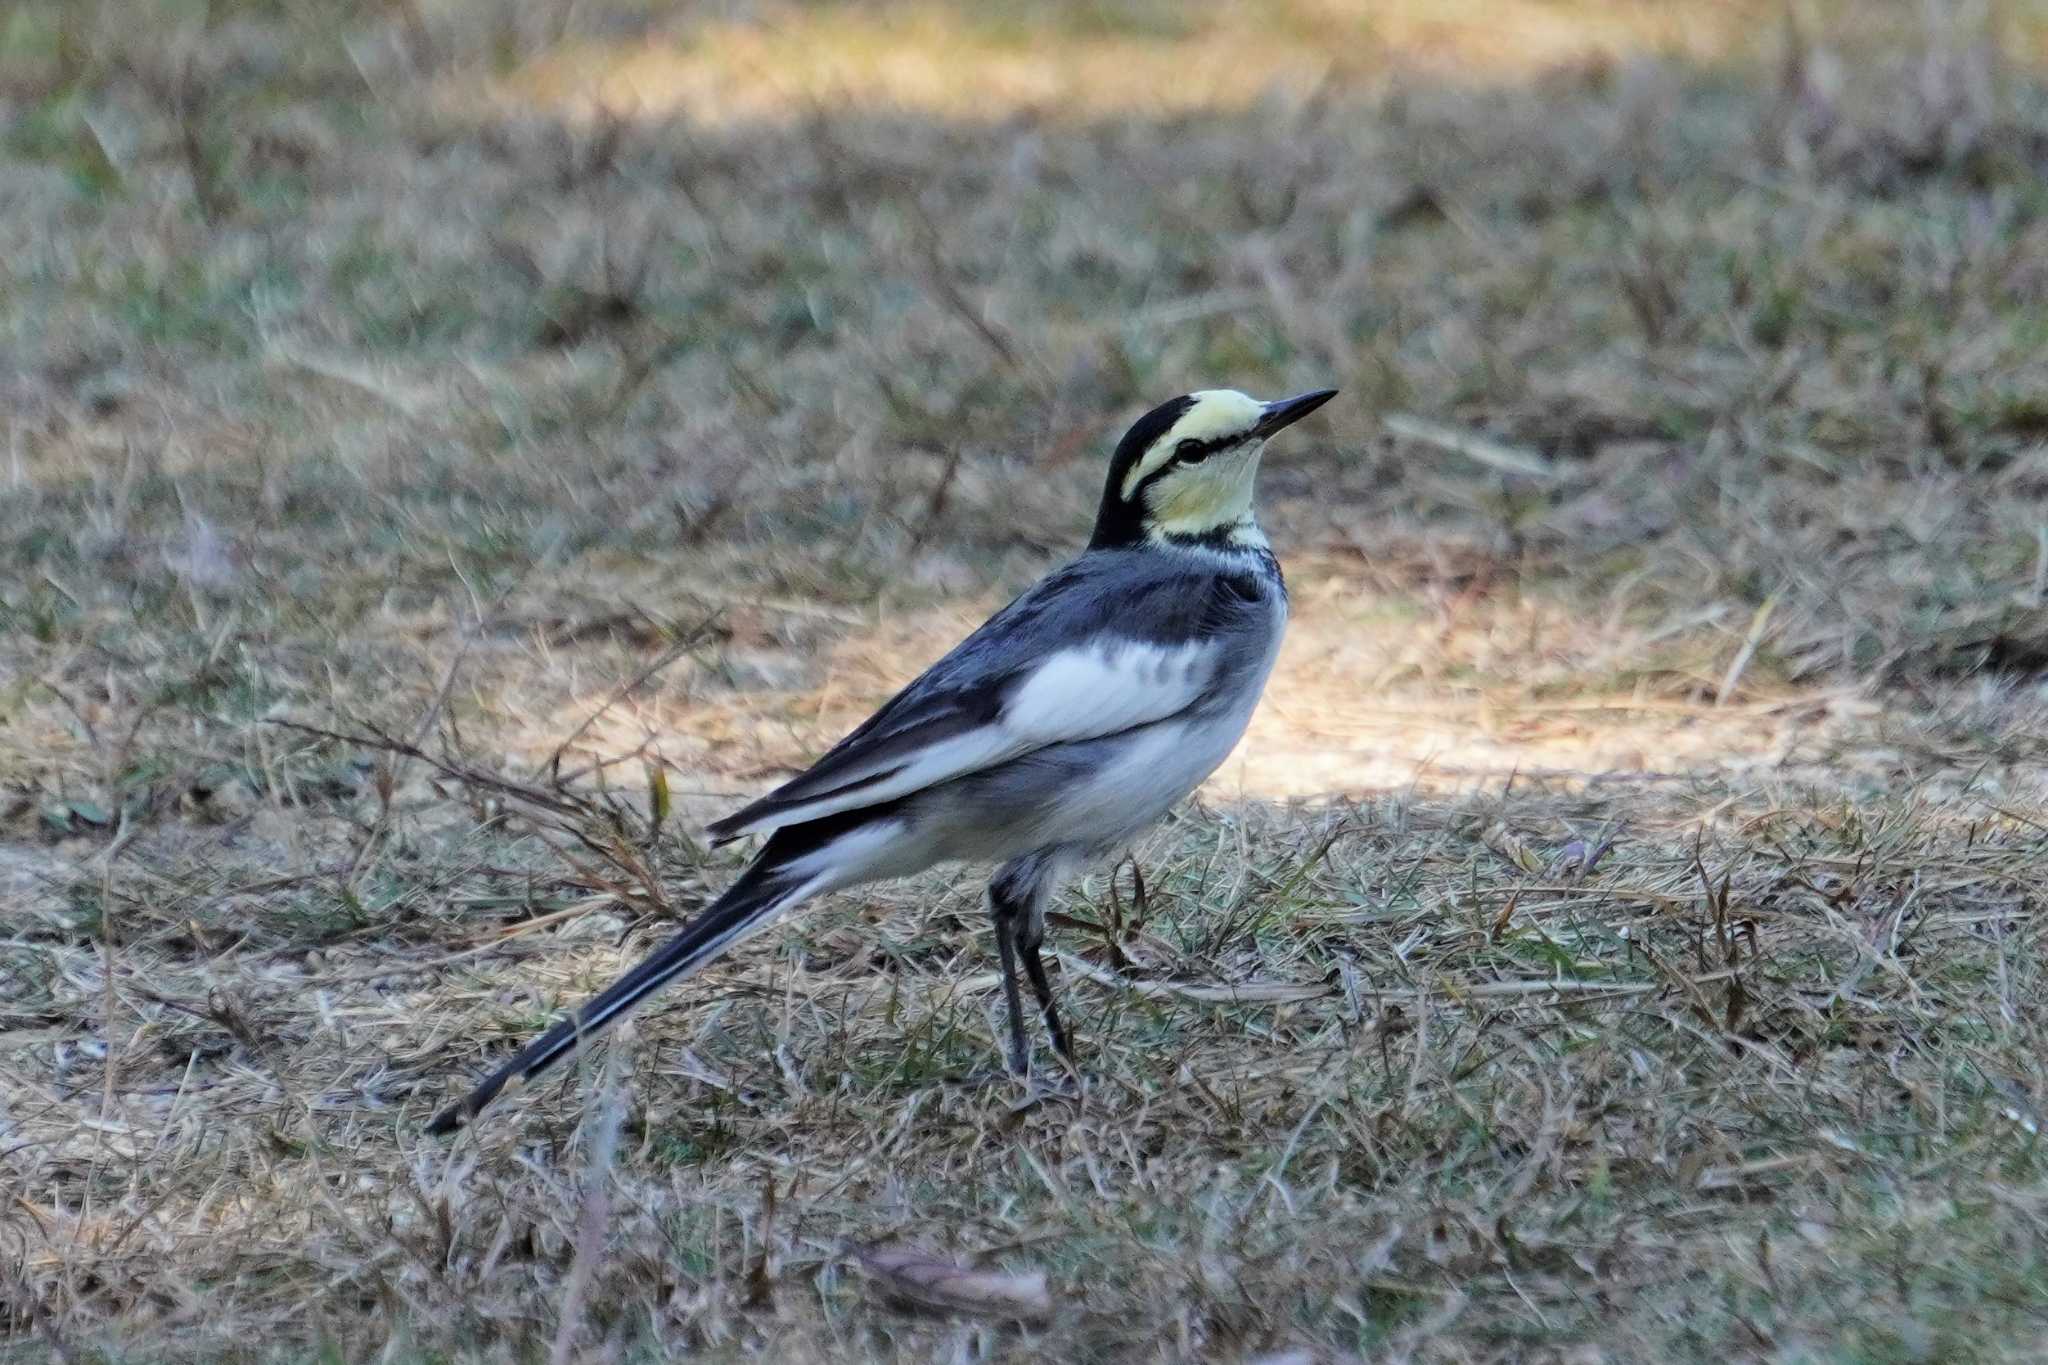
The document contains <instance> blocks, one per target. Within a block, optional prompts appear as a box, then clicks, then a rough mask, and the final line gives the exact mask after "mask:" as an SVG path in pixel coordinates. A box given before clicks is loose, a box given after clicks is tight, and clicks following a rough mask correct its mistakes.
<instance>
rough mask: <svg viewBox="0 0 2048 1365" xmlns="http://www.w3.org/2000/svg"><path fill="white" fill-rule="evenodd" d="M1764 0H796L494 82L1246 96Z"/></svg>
mask: <svg viewBox="0 0 2048 1365" xmlns="http://www.w3.org/2000/svg"><path fill="white" fill-rule="evenodd" d="M1770 12H1771V10H1770V7H1769V6H1765V5H1748V4H1723V5H1670V4H1660V3H1636V2H1635V0H1631V2H1630V3H1624V4H1611V5H1595V4H1569V5H1559V4H1556V3H1554V2H1551V3H1545V2H1543V0H1526V2H1525V0H1511V3H1506V4H1499V3H1487V4H1480V3H1463V4H1454V5H1444V4H1420V3H1416V4H1407V3H1404V4H1394V5H1386V4H1377V5H1370V6H1366V5H1347V4H1327V3H1310V4H1304V3H1280V2H1278V0H1272V2H1269V3H1255V4H1249V5H1235V4H1207V3H1198V4H1190V5H1174V6H1166V5H1155V4H1150V3H1138V4H1133V3H1123V4H1098V3H1066V4H1057V5H1030V6H1026V5H1007V4H1006V5H993V6H987V7H956V6H948V5H933V4H925V3H900V4H886V5H859V6H854V5H811V6H804V7H801V8H791V9H786V10H781V11H778V12H776V13H774V14H773V15H772V16H771V17H769V18H768V19H766V20H765V21H755V22H746V23H719V22H716V21H712V22H697V23H685V24H683V25H680V26H679V27H678V28H677V29H676V30H674V31H673V32H664V33H660V34H658V35H657V36H652V37H649V38H643V39H641V40H640V41H638V42H637V43H635V44H633V45H631V46H628V47H625V48H623V49H622V48H620V47H617V46H608V47H593V48H584V49H579V48H577V47H575V46H569V47H567V48H565V49H563V50H559V51H553V52H550V53H548V54H547V55H546V56H545V57H544V58H542V59H541V60H538V61H535V62H532V63H529V64H527V65H526V66H524V67H523V68H522V69H520V70H519V71H517V72H515V73H514V74H513V75H512V76H511V78H510V79H509V80H508V81H507V82H506V85H505V91H506V93H508V94H512V95H516V96H517V97H518V98H521V99H526V100H536V101H539V102H541V103H543V104H547V105H552V106H561V107H567V108H571V109H577V110H583V111H588V110H591V109H597V108H612V109H629V110H632V111H635V113H637V114H671V113H680V114H686V115H688V116H689V117H691V118H692V119H695V120H702V121H707V122H714V123H722V122H728V121H731V120H735V119H748V120H757V119H763V118H769V119H787V118H799V119H800V118H803V117H806V116H809V115H810V114H811V113H812V112H813V111H817V110H822V109H828V108H830V109H844V108H849V107H852V108H867V109H882V110H897V111H905V112H909V111H917V112H923V113H932V114H941V115H944V116H946V117H949V118H967V119H973V120H993V119H1001V118H1006V117H1011V116H1014V115H1016V114H1018V113H1022V112H1029V113H1033V114H1039V115H1046V116H1051V117H1055V118H1061V119H1065V118H1074V117H1091V116H1103V115H1130V114H1146V115H1160V114H1173V113H1188V112H1195V111H1200V110H1233V109H1242V108H1244V107H1246V106H1247V105H1249V104H1250V103H1252V102H1253V101H1255V100H1257V99H1259V98H1261V97H1262V96H1265V95H1267V94H1269V93H1271V92H1273V91H1275V90H1281V89H1285V90H1292V91H1294V92H1296V93H1297V94H1300V93H1306V92H1307V91H1309V90H1311V89H1313V88H1315V87H1316V86H1318V85H1319V84H1321V83H1323V82H1326V81H1328V80H1330V79H1332V78H1333V77H1334V78H1336V79H1337V80H1339V81H1344V80H1352V79H1357V78H1361V77H1365V76H1369V75H1375V74H1379V73H1383V72H1385V71H1386V70H1387V69H1389V68H1390V67H1393V66H1396V65H1399V66H1402V67H1406V68H1409V69H1425V70H1439V71H1442V72H1443V73H1445V74H1447V75H1455V76H1456V77H1457V78H1458V79H1473V78H1479V79H1486V80H1492V79H1499V78H1503V77H1512V76H1519V75H1525V74H1527V73H1529V72H1532V71H1541V70H1545V69H1548V68H1551V67H1555V66H1557V65H1559V64H1561V63H1566V62H1572V61H1596V62H1597V61H1612V60H1615V59H1619V58H1625V57H1632V56H1640V55H1645V54H1652V53H1654V54H1659V55H1667V56H1684V57H1688V58H1694V59H1706V58H1718V57H1724V56H1727V55H1729V54H1731V53H1733V52H1738V51H1742V50H1745V49H1746V48H1747V46H1748V44H1749V42H1750V41H1751V40H1752V39H1753V37H1754V35H1755V32H1756V26H1757V24H1758V22H1759V21H1760V20H1762V19H1763V18H1764V17H1766V16H1767V15H1768V14H1769V13H1770Z"/></svg>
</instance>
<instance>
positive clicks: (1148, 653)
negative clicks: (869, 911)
mask: <svg viewBox="0 0 2048 1365" xmlns="http://www.w3.org/2000/svg"><path fill="white" fill-rule="evenodd" d="M1218 656H1219V649H1218V647H1217V646H1215V645H1212V644H1202V643H1194V644H1185V645H1153V644H1145V643H1142V642H1140V641H1136V640H1111V641H1104V642H1102V643H1099V644H1096V645H1092V646H1088V647H1084V648H1078V649H1064V650H1061V651H1060V652H1059V653H1057V654H1054V655H1052V656H1051V657H1049V658H1047V659H1046V661H1045V662H1044V663H1042V664H1040V665H1039V666H1038V667H1037V668H1035V669H1033V670H1032V671H1031V673H1030V675H1029V676H1028V677H1026V678H1025V679H1024V681H1023V682H1022V683H1021V684H1019V685H1018V687H1017V689H1016V691H1015V692H1013V693H1012V694H1011V696H1010V699H1009V702H1008V703H1007V704H1006V705H1005V706H1004V708H1003V712H1002V714H1001V715H1000V716H998V717H997V718H996V720H995V721H994V723H992V724H989V725H984V726H981V727H980V728H978V729H974V730H969V731H968V732H967V733H965V734H960V735H954V736H952V737H951V738H949V739H943V740H940V741H938V742H937V743H935V744H931V745H929V746H927V747H925V748H923V749H920V750H917V751H915V752H913V753H912V754H911V755H910V757H909V758H908V759H907V760H906V761H905V763H904V766H903V767H902V769H901V770H900V771H898V772H896V773H894V774H893V775H891V776H890V777H888V778H887V779H885V780H883V781H881V782H874V783H870V784H868V785H865V786H863V787H861V788H860V789H859V790H858V791H852V792H844V793H841V794H838V795H833V796H824V797H820V798H819V799H817V800H816V801H809V802H806V803H804V804H803V805H800V806H791V807H788V808H786V809H783V810H778V811H774V812H772V813H768V814H764V815H763V816H762V817H761V818H760V819H759V820H757V821H755V822H753V823H752V824H749V825H746V826H744V827H742V828H740V829H736V830H734V831H733V833H734V834H760V833H765V832H767V831H769V830H773V829H780V828H782V827H783V826H784V825H799V824H802V823H804V822H805V821H807V820H818V819H822V818H823V817H825V816H827V815H836V814H838V813H839V812H841V811H847V810H856V809H859V808H862V807H865V806H875V805H880V804H881V803H882V802H884V801H892V800H894V799H895V798H897V797H899V796H908V795H909V794H910V793H912V792H917V791H923V790H924V789H925V788H926V787H932V786H937V785H938V784H939V783H941V782H948V781H951V780H952V779H953V778H956V777H962V776H965V775H966V774H968V773H974V772H980V771H982V770H983V769H986V768H993V767H995V766H996V765H998V764H1001V763H1007V762H1009V761H1010V760H1011V759H1013V758H1017V757H1019V756H1020V755H1023V754H1028V753H1030V752H1032V751H1033V750H1035V749H1043V748H1047V747H1049V746H1051V745H1054V744H1067V743H1072V742H1074V741H1076V740H1086V739H1099V738H1101V737H1102V736H1104V735H1113V734H1116V733H1118V732H1120V731H1123V730H1129V729H1132V728H1134V727H1136V726H1140V725H1147V724H1150V723H1152V722H1153V721H1158V720H1164V719H1166V718H1167V717H1168V716H1171V715H1175V714H1177V713H1178V712H1180V711H1183V710H1185V709H1186V708H1187V707H1189V706H1190V705H1192V704H1193V703H1194V701H1195V699H1196V698H1197V697H1199V696H1201V695H1202V692H1203V689H1205V688H1206V687H1208V685H1209V682H1210V680H1211V679H1212V678H1213V677H1214V675H1215V672H1216V666H1217V661H1218Z"/></svg>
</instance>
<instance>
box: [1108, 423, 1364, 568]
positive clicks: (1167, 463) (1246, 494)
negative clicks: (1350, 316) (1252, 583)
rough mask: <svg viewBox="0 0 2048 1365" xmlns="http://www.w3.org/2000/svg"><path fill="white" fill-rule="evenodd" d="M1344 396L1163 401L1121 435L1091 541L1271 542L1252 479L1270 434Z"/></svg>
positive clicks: (1130, 543) (1112, 543) (1134, 542)
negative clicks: (1262, 528)
mask: <svg viewBox="0 0 2048 1365" xmlns="http://www.w3.org/2000/svg"><path fill="white" fill-rule="evenodd" d="M1336 395H1337V391H1336V390H1335V389H1317V390H1316V391H1315V392H1313V393H1304V394H1301V395H1300V396H1299V397H1295V398H1283V399H1281V400H1280V401H1279V402H1277V403H1261V402H1260V401H1259V400H1258V399H1256V398H1251V397H1248V396H1246V395H1245V394H1241V393H1239V392H1238V391H1237V390H1235V389H1203V390H1201V391H1200V392H1197V393H1190V394H1184V395H1182V396H1181V397H1179V398H1175V399H1173V400H1171V401H1169V402H1165V403H1161V404H1160V405H1159V406H1158V407H1156V408H1154V409H1152V411H1150V412H1148V413H1146V414H1145V415H1144V416H1143V417H1140V418H1139V419H1138V420H1137V422H1136V423H1135V424H1133V425H1132V427H1131V429H1130V430H1129V431H1127V432H1125V433H1124V438H1123V440H1121V441H1119V442H1117V447H1116V454H1115V456H1114V457H1113V458H1112V459H1111V460H1110V462H1109V482H1108V484H1107V485H1106V486H1105V487H1104V488H1103V490H1102V509H1101V511H1099V512H1098V513H1097V514H1096V517H1095V535H1094V538H1093V539H1092V540H1090V541H1089V548H1090V549H1097V550H1101V549H1110V548H1113V547H1115V546H1120V545H1137V544H1142V543H1144V542H1145V541H1147V540H1154V541H1211V542H1215V541H1222V542H1225V543H1228V542H1232V541H1236V542H1238V543H1246V544H1261V543H1263V541H1262V539H1261V538H1260V536H1259V531H1258V525H1257V523H1256V522H1255V521H1254V519H1253V517H1252V485H1253V483H1254V482H1255V481H1256V480H1257V478H1258V474H1259V455H1260V453H1261V452H1262V451H1264V450H1265V448H1266V439H1267V438H1268V437H1270V436H1271V435H1272V434H1273V433H1274V432H1276V431H1278V430H1280V429H1281V428H1282V427H1284V426H1287V425H1289V424H1290V423H1293V422H1298V421H1300V420H1301V419H1302V418H1304V417H1306V416H1308V415H1309V414H1310V413H1312V412H1314V411H1315V410H1316V409H1317V408H1319V407H1321V406H1322V405H1323V404H1325V403H1327V402H1329V401H1330V400H1331V399H1332V398H1334V397H1336Z"/></svg>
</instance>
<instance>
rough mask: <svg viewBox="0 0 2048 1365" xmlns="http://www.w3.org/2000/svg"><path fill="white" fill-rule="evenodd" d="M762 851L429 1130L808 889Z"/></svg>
mask: <svg viewBox="0 0 2048 1365" xmlns="http://www.w3.org/2000/svg"><path fill="white" fill-rule="evenodd" d="M772 851H773V850H772V849H771V850H764V852H763V856H762V857H761V858H760V859H758V860H757V861H756V862H755V863H754V865H753V866H752V867H750V868H748V869H747V870H746V872H745V873H743V874H742V875H741V877H740V879H739V880H738V881H736V882H734V883H733V884H732V886H731V888H730V889H728V890H727V891H726V893H725V894H724V895H723V896H720V897H719V898H718V899H717V900H716V901H714V902H712V904H711V906H710V907H709V908H708V909H706V910H705V911H704V912H703V913H702V914H700V915H698V916H697V918H695V919H694V920H691V921H690V922H689V923H688V924H686V925H684V926H683V930H682V932H681V933H679V934H677V935H676V936H675V937H674V938H672V939H670V940H669V941H668V942H667V943H665V944H663V945H662V946H661V948H660V949H659V950H657V951H656V952H655V954H654V955H653V956H652V957H650V958H648V959H647V960H646V961H645V962H642V963H641V964H640V965H639V966H637V967H635V968H634V969H633V970H632V971H630V972H627V973H626V974H625V975H624V976H622V977H620V978H619V979H618V980H617V981H614V982H613V983H612V984H611V985H609V986H607V987H606V988H605V989H604V991H603V992H602V993H600V994H599V995H598V996H597V997H596V998H595V999H592V1000H590V1001H589V1002H588V1003H586V1004H584V1005H583V1006H582V1007H581V1008H579V1009H576V1010H574V1011H573V1012H571V1013H570V1015H569V1017H568V1018H566V1019H564V1020H562V1022H561V1023H559V1024H556V1025H555V1026H554V1027H553V1028H551V1029H549V1030H548V1031H547V1032H546V1033H543V1034H542V1035H541V1036H540V1037H538V1038H536V1039H534V1040H533V1041H532V1042H531V1043H528V1044H527V1045H526V1047H525V1048H524V1049H523V1050H522V1051H521V1052H520V1054H519V1055H518V1056H517V1057H514V1058H513V1059H512V1060H511V1061H509V1062H507V1063H505V1065H503V1066H501V1067H499V1068H498V1069H497V1070H496V1071H494V1072H492V1073H491V1076H490V1079H488V1080H486V1081H485V1082H484V1083H483V1084H482V1085H480V1086H478V1087H477V1088H476V1089H474V1090H472V1091H470V1092H469V1095H468V1097H467V1098H466V1099H464V1100H463V1101H462V1102H461V1103H459V1104H451V1105H449V1106H448V1107H447V1108H446V1109H443V1110H442V1111H441V1112H440V1113H438V1114H436V1115H435V1116H434V1121H433V1122H432V1123H429V1124H428V1125H427V1131H428V1132H430V1133H452V1132H454V1131H455V1130H456V1129H458V1128H460V1127H462V1126H463V1125H464V1124H466V1123H468V1122H469V1121H470V1120H471V1119H474V1118H475V1117H476V1116H477V1115H478V1114H480V1113H482V1112H483V1108H484V1106H485V1105H487V1104H489V1103H490V1102H491V1101H492V1100H494V1099H496V1098H497V1097H498V1096H499V1094H500V1093H502V1092H503V1091H505V1090H506V1089H508V1088H511V1089H516V1088H518V1087H519V1086H521V1085H524V1084H525V1083H526V1082H528V1081H530V1080H532V1079H533V1078H534V1077H536V1076H538V1075H540V1074H541V1073H542V1072H543V1071H546V1070H547V1069H548V1068H549V1067H551V1066H553V1065H554V1064H555V1063H556V1062H558V1061H560V1060H561V1059H562V1058H564V1057H566V1056H568V1055H569V1054H570V1053H572V1052H574V1051H576V1049H577V1048H579V1047H580V1046H582V1045H583V1044H584V1043H586V1042H588V1041H589V1040H590V1039H592V1038H594V1037H596V1036H597V1035H598V1034H600V1033H602V1032H604V1031H605V1029H607V1028H609V1027H610V1026H611V1025H613V1024H615V1023H617V1022H618V1021H619V1020H620V1019H621V1018H622V1017H624V1015H625V1014H626V1012H627V1011H628V1010H630V1009H632V1008H633V1007H634V1006H635V1005H637V1004H639V1003H640V1002H641V1001H642V1000H645V999H646V998H647V997H648V996H650V995H652V994H654V992H656V991H658V990H660V989H661V988H662V987H663V986H665V985H667V984H668V983H669V982H671V981H673V980H675V979H676V978H677V977H679V976H683V975H685V974H686V973H688V972H691V971H694V970H695V969H697V968H698V967H701V966H703V965H704V964H705V963H706V962H708V961H710V960H711V959H712V958H714V957H716V956H717V955H718V954H719V953H721V952H723V951H724V950H725V948H726V947H727V946H729V945H730V944H731V943H732V942H733V940H734V939H737V938H738V937H740V936H741V935H742V934H744V933H746V932H747V930H748V929H750V928H752V927H753V926H754V925H756V924H758V923H760V921H762V920H763V919H766V918H767V917H768V916H770V915H772V914H774V913H775V912H776V911H777V910H780V909H782V908H783V907H784V906H785V905H787V904H788V903H789V902H790V901H791V900H793V899H795V898H796V897H797V896H798V895H799V894H801V892H802V886H803V882H802V879H800V878H792V877H790V876H789V874H788V873H787V871H786V870H784V866H778V865H780V864H782V863H783V860H782V859H779V858H775V857H772V856H770V853H771V852H772Z"/></svg>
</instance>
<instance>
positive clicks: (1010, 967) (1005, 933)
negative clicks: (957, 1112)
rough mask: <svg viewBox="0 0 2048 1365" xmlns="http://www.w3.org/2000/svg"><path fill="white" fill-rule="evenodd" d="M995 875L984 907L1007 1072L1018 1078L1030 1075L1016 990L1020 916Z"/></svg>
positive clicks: (1022, 1006) (1028, 1044)
mask: <svg viewBox="0 0 2048 1365" xmlns="http://www.w3.org/2000/svg"><path fill="white" fill-rule="evenodd" d="M1006 889H1007V888H1005V887H1004V885H1003V879H1002V877H1001V876H1000V875H999V876H998V877H997V878H996V880H994V881H992V882H990V883H989V884H988V908H989V911H990V912H991V914H992V915H993V917H994V919H995V925H996V948H997V949H998V950H999V951H1000V952H1001V954H1002V959H1003V1001H1004V1003H1005V1004H1006V1005H1007V1006H1008V1007H1009V1016H1010V1048H1009V1063H1010V1072H1011V1074H1012V1075H1015V1076H1018V1077H1024V1076H1029V1075H1030V1074H1031V1045H1030V1043H1028V1042H1026V1041H1025V1038H1024V1001H1023V998H1022V997H1021V996H1020V995H1019V994H1018V993H1017V929H1018V925H1019V921H1021V920H1022V919H1023V918H1024V916H1023V915H1022V914H1020V913H1019V911H1020V908H1021V907H1019V906H1018V905H1017V903H1016V902H1015V901H1014V900H1011V899H1010V898H1009V897H1008V896H1006V895H1005V894H1004V892H1005V890H1006Z"/></svg>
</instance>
